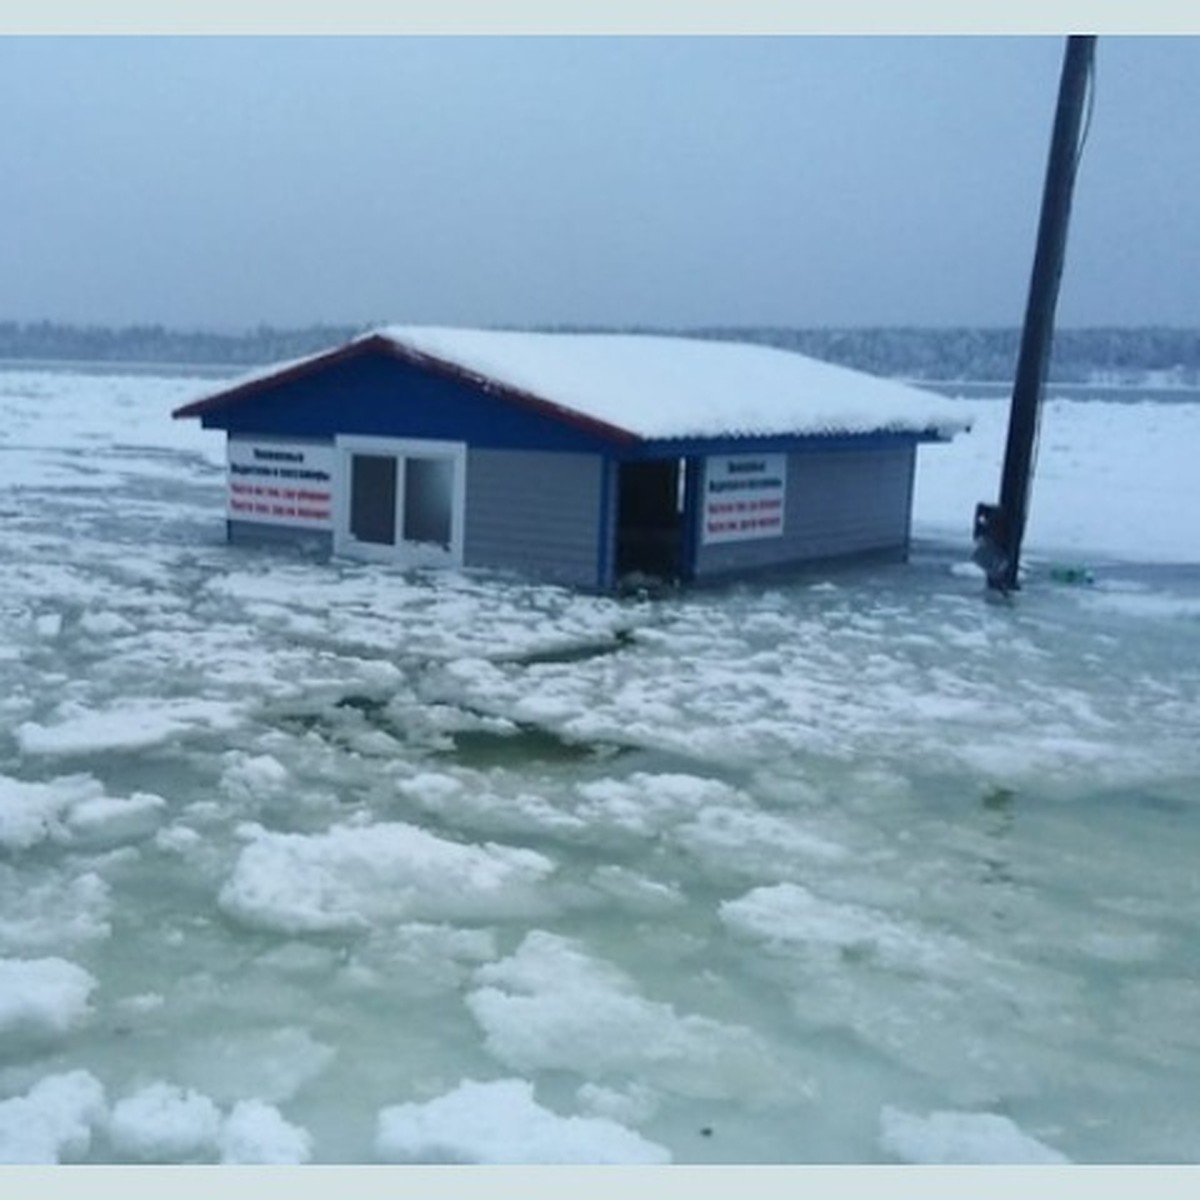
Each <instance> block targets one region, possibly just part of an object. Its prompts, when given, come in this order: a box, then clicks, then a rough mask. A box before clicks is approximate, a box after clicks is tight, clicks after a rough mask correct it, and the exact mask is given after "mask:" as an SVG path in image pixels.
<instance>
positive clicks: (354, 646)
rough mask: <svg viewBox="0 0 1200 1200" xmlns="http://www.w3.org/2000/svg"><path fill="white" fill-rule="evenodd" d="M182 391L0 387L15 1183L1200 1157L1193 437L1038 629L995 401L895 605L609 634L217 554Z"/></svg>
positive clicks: (2, 379) (1131, 504) (80, 380)
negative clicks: (235, 1167) (492, 1167)
mask: <svg viewBox="0 0 1200 1200" xmlns="http://www.w3.org/2000/svg"><path fill="white" fill-rule="evenodd" d="M201 390H205V385H204V384H202V383H200V382H198V381H196V380H186V379H172V378H153V377H134V376H119V375H112V376H106V375H88V374H72V373H67V372H49V371H41V372H35V371H0V412H2V413H3V414H4V418H5V419H4V420H3V421H0V555H3V558H4V561H5V563H6V574H5V591H4V595H3V598H2V599H0V1160H3V1161H30V1162H32V1161H39V1162H40V1161H55V1160H60V1161H90V1162H122V1161H134V1162H142V1161H148V1162H153V1161H196V1162H304V1161H315V1162H372V1161H453V1162H521V1161H573V1162H576V1161H584V1162H602V1161H622V1162H656V1161H666V1160H668V1159H669V1160H672V1161H676V1162H711V1161H719V1162H819V1161H852V1162H853V1161H861V1162H894V1161H914V1162H931V1161H933V1162H947V1161H980V1160H982V1161H995V1162H1001V1161H1005V1162H1009V1161H1023V1162H1031V1161H1057V1159H1058V1157H1060V1156H1061V1157H1062V1158H1064V1159H1070V1160H1072V1161H1085V1162H1086V1161H1097V1162H1101V1161H1112V1160H1121V1161H1196V1160H1197V1158H1200V1150H1198V1148H1200V1108H1198V1107H1197V1104H1196V1101H1195V1096H1194V1079H1195V1076H1196V1073H1197V1071H1198V1070H1200V1033H1198V1032H1197V1031H1198V1030H1200V1000H1198V999H1197V997H1198V996H1200V989H1197V987H1196V976H1197V974H1198V973H1200V944H1198V942H1197V938H1196V934H1195V929H1196V928H1197V917H1198V916H1200V888H1198V885H1197V882H1196V878H1197V877H1196V873H1195V869H1194V853H1193V852H1192V851H1193V847H1194V844H1195V839H1196V837H1197V836H1198V835H1200V804H1198V802H1197V792H1196V785H1195V780H1196V779H1197V778H1200V744H1198V743H1197V741H1196V738H1195V730H1196V728H1198V727H1200V622H1198V621H1197V615H1198V614H1200V587H1198V586H1197V585H1198V584H1200V569H1198V566H1200V548H1198V544H1197V534H1196V532H1195V526H1194V514H1195V513H1196V512H1197V511H1200V496H1198V495H1197V491H1196V489H1197V483H1196V476H1195V474H1194V472H1193V469H1192V465H1191V464H1192V462H1193V461H1194V459H1195V455H1196V451H1197V449H1198V448H1200V429H1198V422H1200V403H1194V402H1180V403H1159V404H1148V405H1143V404H1137V403H1132V404H1117V403H1110V402H1070V403H1068V402H1060V401H1055V402H1052V403H1051V405H1050V406H1049V408H1048V410H1047V413H1046V417H1045V421H1044V423H1043V429H1042V436H1041V457H1040V463H1039V473H1038V482H1037V487H1036V490H1035V496H1034V508H1033V515H1032V520H1031V528H1030V542H1029V551H1030V553H1029V568H1030V575H1029V581H1028V586H1027V587H1026V589H1025V590H1024V591H1023V592H1022V593H1021V595H1020V596H1019V597H1018V598H1017V600H1016V601H1015V602H1014V603H1008V604H999V603H989V602H988V601H987V600H986V599H985V598H984V596H983V594H982V589H981V585H980V582H979V579H978V576H977V573H976V572H974V570H973V569H972V568H971V567H970V566H969V565H968V563H967V559H968V555H969V547H968V545H967V541H968V531H969V526H970V519H971V514H972V512H973V509H974V505H975V503H976V502H977V501H979V500H984V499H991V498H993V496H992V495H991V494H990V493H992V492H993V491H994V487H995V480H996V479H997V478H998V469H999V457H1000V454H1001V451H1002V441H1003V402H1000V401H995V402H992V401H974V400H973V401H960V402H958V403H960V404H962V405H963V410H964V412H967V413H968V414H969V416H970V418H971V419H972V420H973V422H974V428H973V431H972V432H971V433H970V434H968V435H963V436H961V437H960V438H959V439H958V440H957V441H956V442H955V443H953V444H951V445H949V446H930V447H926V448H925V449H923V450H922V452H921V459H922V461H921V464H920V470H919V482H918V491H917V496H916V517H917V524H916V533H917V537H918V543H917V547H916V552H915V554H914V557H913V561H912V562H911V563H910V564H908V565H906V566H903V567H894V568H877V569H870V570H867V569H861V568H856V569H850V570H839V571H824V570H820V571H814V572H809V573H805V574H803V575H800V576H798V577H797V578H796V579H795V580H793V581H791V582H778V581H777V582H774V583H772V584H770V585H765V586H759V585H755V586H751V585H745V586H739V587H732V588H726V589H722V590H716V591H697V592H694V593H686V594H683V595H679V596H675V597H664V598H662V599H659V600H654V601H636V600H630V601H617V600H613V599H607V598H597V597H587V596H581V595H576V594H573V593H570V592H567V591H564V590H562V589H558V588H552V587H543V586H539V585H536V584H525V583H521V582H518V581H514V580H512V579H499V578H493V577H489V576H486V575H480V574H473V573H445V574H439V573H436V572H434V573H414V574H409V575H402V574H399V573H397V572H394V571H390V570H388V569H386V568H382V567H378V566H368V565H362V564H350V563H332V564H319V563H310V562H304V561H299V560H297V559H295V558H292V557H289V556H287V555H286V554H271V553H258V552H252V551H247V550H241V549H235V548H230V547H227V546H226V545H225V544H224V543H223V541H222V537H223V517H222V512H223V484H224V481H223V468H222V462H223V449H222V446H221V443H220V438H219V437H218V436H216V435H213V434H209V433H205V432H204V431H202V430H199V429H197V428H196V427H195V425H194V423H191V422H171V421H170V420H169V419H168V418H167V415H166V414H167V413H168V412H169V411H170V409H171V408H173V407H175V406H177V405H178V404H180V403H182V402H184V401H185V400H186V399H188V398H190V397H191V396H194V395H195V394H196V393H197V392H198V391H201ZM1064 561H1065V562H1074V563H1081V564H1083V565H1086V566H1088V567H1090V568H1092V569H1093V571H1094V573H1095V577H1096V579H1095V583H1094V584H1093V585H1091V586H1064V585H1062V584H1060V583H1057V582H1055V581H1054V579H1053V578H1052V577H1051V575H1050V572H1049V567H1050V566H1051V565H1052V564H1054V563H1059V562H1064ZM1164 564H1172V565H1164ZM1181 564H1182V565H1181ZM1188 564H1190V566H1189V565H1188Z"/></svg>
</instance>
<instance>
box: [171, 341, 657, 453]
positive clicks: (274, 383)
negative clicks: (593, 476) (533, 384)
mask: <svg viewBox="0 0 1200 1200" xmlns="http://www.w3.org/2000/svg"><path fill="white" fill-rule="evenodd" d="M370 354H385V355H387V356H388V357H389V358H395V359H399V360H400V361H401V362H405V363H409V364H410V365H412V366H415V367H420V368H421V369H423V370H426V371H431V372H433V373H435V374H438V375H442V376H444V377H446V378H448V379H453V380H455V381H456V382H458V383H464V384H467V385H468V386H469V387H474V388H478V389H479V390H481V391H484V392H487V393H488V394H489V395H492V396H497V397H499V398H500V399H502V400H505V401H507V402H509V403H512V404H516V405H519V406H520V407H521V408H525V409H528V410H530V411H531V412H535V413H538V414H539V415H541V416H545V417H549V418H551V419H552V420H555V421H561V422H563V423H565V424H568V425H572V426H574V427H575V428H577V429H580V430H582V431H584V432H586V433H590V434H592V435H593V436H595V437H600V438H603V439H604V440H606V441H614V442H623V443H626V444H632V443H634V442H639V441H641V440H642V439H641V438H639V437H638V436H637V434H635V433H631V432H630V431H629V430H628V429H624V428H622V427H621V426H620V425H611V424H609V423H608V422H607V421H601V420H599V419H598V418H596V417H589V416H587V415H586V414H585V413H581V412H578V411H577V410H576V409H573V408H569V407H567V406H566V405H563V404H556V403H554V401H552V400H546V399H545V398H543V397H542V396H538V395H536V394H534V393H533V392H527V391H525V390H524V389H523V388H517V387H512V386H511V385H510V384H506V383H503V382H502V381H500V380H498V379H493V378H492V377H491V376H488V375H481V374H479V373H478V372H475V371H471V370H468V369H467V368H466V367H463V366H461V365H460V364H458V363H455V362H451V361H449V360H448V359H443V358H437V357H435V356H434V355H432V354H423V353H421V352H420V351H417V350H412V349H410V348H408V347H407V346H403V345H400V344H399V343H398V342H395V341H393V340H392V339H391V338H389V337H387V336H386V335H384V334H381V333H372V334H368V335H367V336H366V337H362V338H359V339H357V340H356V341H353V342H348V343H347V344H346V345H344V346H338V347H336V348H335V349H333V350H327V351H325V352H324V353H322V354H316V355H314V356H313V357H311V358H306V359H303V360H301V361H300V362H297V363H293V364H292V365H291V366H285V367H281V368H280V369H279V370H278V371H272V372H269V373H267V374H263V375H259V376H255V378H253V379H248V380H246V381H245V382H244V383H240V384H235V385H234V386H233V387H231V388H228V389H226V390H225V391H222V392H216V393H214V394H213V395H211V396H205V397H203V398H202V399H200V400H193V401H192V402H191V403H190V404H185V405H183V407H182V408H177V409H175V410H174V412H172V413H171V416H172V417H174V418H176V419H178V418H181V417H205V416H207V415H209V414H210V413H214V412H221V411H222V410H224V409H227V408H232V407H234V406H235V405H237V404H240V403H242V402H243V401H245V400H248V399H250V397H252V396H255V395H258V394H259V393H260V392H264V391H267V390H268V389H272V388H276V387H278V386H280V385H281V384H288V383H292V382H294V381H295V380H297V379H303V378H305V377H307V376H309V375H313V374H315V373H317V372H318V371H323V370H325V369H326V368H328V367H331V366H334V365H336V364H337V363H341V362H347V361H349V360H351V359H355V358H361V357H363V356H365V355H370Z"/></svg>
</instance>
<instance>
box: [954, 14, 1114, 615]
mask: <svg viewBox="0 0 1200 1200" xmlns="http://www.w3.org/2000/svg"><path fill="white" fill-rule="evenodd" d="M1095 48H1096V39H1095V37H1094V36H1087V37H1069V38H1067V48H1066V53H1065V55H1064V57H1063V67H1062V79H1061V81H1060V83H1059V89H1058V109H1057V111H1056V113H1055V117H1054V133H1053V135H1052V137H1051V141H1050V160H1049V163H1048V164H1047V167H1046V183H1045V189H1044V191H1043V193H1042V215H1041V221H1040V223H1039V225H1038V238H1037V251H1036V254H1035V256H1034V261H1033V276H1032V278H1031V280H1030V284H1029V303H1028V305H1027V306H1026V309H1025V327H1024V330H1023V331H1022V334H1021V350H1020V355H1019V357H1018V359H1017V373H1016V379H1015V381H1014V384H1013V394H1012V408H1011V410H1010V412H1009V419H1008V444H1007V446H1006V447H1005V451H1004V469H1003V472H1002V474H1001V478H1000V503H999V504H980V505H978V506H977V507H976V509H975V535H974V536H975V553H974V558H975V561H976V562H977V563H978V564H979V565H980V566H981V567H982V568H983V569H984V571H986V572H987V582H988V587H989V588H993V589H995V590H997V591H1000V592H1004V593H1008V592H1011V591H1014V590H1015V589H1016V588H1017V587H1018V586H1019V584H1018V582H1017V568H1018V566H1019V563H1020V557H1021V539H1022V538H1023V537H1024V536H1025V518H1026V515H1027V513H1028V508H1029V489H1030V484H1031V482H1032V478H1033V450H1034V443H1035V441H1036V439H1037V428H1038V413H1039V409H1040V407H1041V401H1042V390H1043V387H1044V385H1045V382H1046V370H1047V368H1048V366H1049V364H1050V346H1051V342H1052V341H1053V338H1054V310H1055V307H1056V306H1057V304H1058V287H1059V283H1060V281H1061V279H1062V271H1063V259H1064V256H1065V253H1066V247H1067V223H1068V220H1069V219H1070V215H1071V196H1072V193H1073V191H1074V187H1075V169H1076V167H1077V166H1078V165H1079V152H1080V149H1081V142H1080V131H1081V129H1082V127H1083V113H1084V107H1085V103H1086V101H1087V98H1088V91H1089V85H1090V83H1091V76H1092V62H1093V55H1094V51H1095Z"/></svg>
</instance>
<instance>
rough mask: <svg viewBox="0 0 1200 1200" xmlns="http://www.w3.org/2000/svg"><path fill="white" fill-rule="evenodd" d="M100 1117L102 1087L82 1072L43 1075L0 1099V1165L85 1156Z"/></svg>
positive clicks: (43, 1161)
mask: <svg viewBox="0 0 1200 1200" xmlns="http://www.w3.org/2000/svg"><path fill="white" fill-rule="evenodd" d="M103 1116H104V1088H103V1086H102V1085H101V1083H100V1081H99V1080H98V1079H97V1078H96V1077H95V1076H94V1075H92V1074H90V1073H89V1072H88V1071H68V1072H67V1073H66V1074H63V1075H48V1076H46V1078H45V1079H42V1080H40V1081H39V1082H38V1083H36V1084H34V1086H33V1087H32V1088H30V1090H29V1092H28V1093H27V1094H26V1095H24V1096H17V1097H15V1098H13V1099H12V1100H4V1101H2V1102H0V1163H29V1164H33V1163H47V1164H49V1163H57V1162H62V1161H63V1160H64V1159H67V1160H70V1159H79V1158H82V1157H83V1156H84V1155H85V1154H87V1152H88V1149H89V1148H90V1146H91V1142H92V1128H93V1126H95V1125H96V1124H97V1123H99V1122H100V1121H101V1120H102V1118H103Z"/></svg>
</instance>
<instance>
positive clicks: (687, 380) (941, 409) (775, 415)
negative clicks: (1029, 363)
mask: <svg viewBox="0 0 1200 1200" xmlns="http://www.w3.org/2000/svg"><path fill="white" fill-rule="evenodd" d="M368 341H369V342H373V343H375V344H380V343H381V342H382V343H384V344H387V345H388V346H389V347H390V348H392V349H394V350H395V351H396V352H397V353H398V354H400V355H401V356H402V357H405V358H413V357H418V358H424V359H434V360H437V361H438V362H440V363H442V364H445V365H446V366H448V367H450V368H452V369H453V370H455V371H457V372H460V373H466V374H469V375H473V376H477V377H480V378H481V379H483V380H486V381H487V382H489V383H491V384H495V385H499V386H500V387H501V388H507V389H510V390H513V391H516V392H520V393H524V394H525V395H526V396H530V397H533V398H535V399H537V400H540V401H543V402H545V403H547V404H549V405H552V406H554V407H557V408H561V409H567V410H570V411H571V412H573V413H576V414H579V415H581V416H583V417H585V418H589V419H591V420H593V421H598V422H601V423H603V424H605V425H609V426H612V427H614V428H616V429H618V430H623V431H626V432H627V433H629V434H632V435H633V436H635V437H638V438H646V439H660V438H715V437H770V436H778V435H783V436H787V435H800V436H810V435H811V436H823V435H838V434H864V433H877V432H894V433H912V434H921V435H925V436H935V437H939V438H948V437H950V436H952V435H953V434H954V433H956V432H959V431H961V430H963V429H965V428H967V427H968V425H969V422H968V421H967V420H965V419H964V418H963V416H962V415H961V414H962V408H961V407H960V406H956V405H955V403H954V401H952V400H949V399H947V398H945V397H943V396H937V395H933V394H932V393H929V392H924V391H921V390H920V389H918V388H914V387H911V386H909V385H907V384H902V383H897V382H895V381H893V380H889V379H881V378H879V377H878V376H875V375H868V374H866V373H864V372H862V371H854V370H851V369H850V368H848V367H841V366H836V365H834V364H832V363H827V362H822V361H820V360H818V359H813V358H808V357H806V356H805V355H802V354H796V353H793V352H792V351H788V350H780V349H775V348H773V347H769V346H761V345H754V344H750V343H745V342H729V341H716V340H709V339H702V338H694V337H674V336H661V335H650V334H612V333H541V332H511V331H499V330H487V329H459V328H449V327H436V326H404V325H390V326H385V327H383V328H381V329H378V330H375V331H373V332H372V333H369V334H364V335H363V336H362V337H361V338H358V339H356V341H355V342H354V343H351V347H353V346H354V345H356V344H359V343H363V342H368ZM324 357H326V356H325V355H316V356H314V357H313V358H312V359H311V360H301V362H299V363H289V364H286V366H285V367H277V368H272V369H271V370H268V371H264V372H258V373H257V374H256V375H255V376H252V377H249V378H247V379H243V380H238V381H235V383H234V384H233V385H232V389H234V390H240V388H242V387H245V386H246V385H247V384H248V383H251V382H255V381H257V380H263V379H270V378H272V377H273V376H274V375H275V374H277V373H282V372H284V371H285V370H286V371H289V372H291V371H295V370H297V369H303V367H304V365H305V363H306V362H309V361H312V362H314V363H315V362H317V361H319V360H320V359H321V358H324ZM229 390H231V389H229V388H227V389H223V390H222V394H227V393H228V391H229ZM201 403H203V402H201ZM196 407H198V406H191V405H189V406H188V409H186V410H181V411H180V413H178V414H176V415H185V416H190V415H195V413H194V412H192V411H189V410H191V409H194V408H196Z"/></svg>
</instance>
